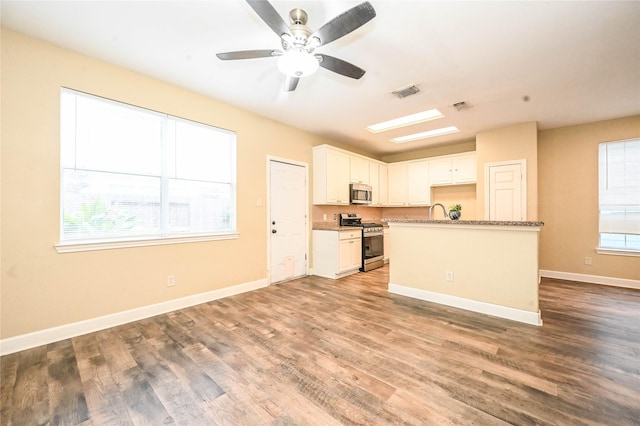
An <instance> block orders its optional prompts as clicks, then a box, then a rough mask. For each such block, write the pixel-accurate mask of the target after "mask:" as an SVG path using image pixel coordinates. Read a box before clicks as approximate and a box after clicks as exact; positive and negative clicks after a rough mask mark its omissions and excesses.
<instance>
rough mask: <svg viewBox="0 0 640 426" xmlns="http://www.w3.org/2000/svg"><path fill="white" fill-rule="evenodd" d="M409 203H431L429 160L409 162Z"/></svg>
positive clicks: (419, 204)
mask: <svg viewBox="0 0 640 426" xmlns="http://www.w3.org/2000/svg"><path fill="white" fill-rule="evenodd" d="M408 173H409V205H410V206H428V205H429V203H431V185H430V184H429V162H428V161H426V160H425V161H416V162H412V163H409V169H408Z"/></svg>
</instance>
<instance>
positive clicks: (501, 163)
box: [484, 159, 527, 220]
mask: <svg viewBox="0 0 640 426" xmlns="http://www.w3.org/2000/svg"><path fill="white" fill-rule="evenodd" d="M511 164H519V165H520V167H521V171H522V187H521V188H520V189H521V193H520V206H521V209H522V220H527V160H526V159H522V160H510V161H496V162H493V163H484V219H485V220H489V212H490V208H491V206H490V205H489V200H490V197H491V186H490V183H491V179H490V176H489V169H490V168H491V167H495V166H509V165H511Z"/></svg>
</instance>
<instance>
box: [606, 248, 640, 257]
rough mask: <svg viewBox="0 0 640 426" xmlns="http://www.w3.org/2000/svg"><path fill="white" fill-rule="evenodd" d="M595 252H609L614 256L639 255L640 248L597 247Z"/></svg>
mask: <svg viewBox="0 0 640 426" xmlns="http://www.w3.org/2000/svg"><path fill="white" fill-rule="evenodd" d="M596 253H598V254H610V255H614V256H635V257H640V250H622V249H612V248H602V247H597V248H596Z"/></svg>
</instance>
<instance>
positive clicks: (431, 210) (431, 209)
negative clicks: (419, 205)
mask: <svg viewBox="0 0 640 426" xmlns="http://www.w3.org/2000/svg"><path fill="white" fill-rule="evenodd" d="M435 206H440V207H442V212H443V213H444V218H445V219H446V218H447V217H449V214H448V213H447V209H445V208H444V206H443V205H442V204H440V203H435V204H433V205H431V207H429V220H433V208H434V207H435Z"/></svg>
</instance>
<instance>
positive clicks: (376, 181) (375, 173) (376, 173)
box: [369, 161, 380, 206]
mask: <svg viewBox="0 0 640 426" xmlns="http://www.w3.org/2000/svg"><path fill="white" fill-rule="evenodd" d="M369 185H371V205H372V206H379V205H380V165H379V164H378V163H376V162H373V161H369Z"/></svg>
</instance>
